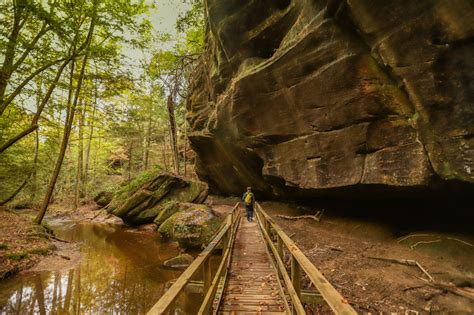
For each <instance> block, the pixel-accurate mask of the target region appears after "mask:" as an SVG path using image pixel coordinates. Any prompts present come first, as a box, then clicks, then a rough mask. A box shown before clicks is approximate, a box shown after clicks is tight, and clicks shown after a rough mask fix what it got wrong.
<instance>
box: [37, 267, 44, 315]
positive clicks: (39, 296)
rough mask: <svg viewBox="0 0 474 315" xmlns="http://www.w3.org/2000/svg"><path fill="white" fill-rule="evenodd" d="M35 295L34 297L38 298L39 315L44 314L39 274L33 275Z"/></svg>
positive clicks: (42, 289) (42, 291) (41, 284)
mask: <svg viewBox="0 0 474 315" xmlns="http://www.w3.org/2000/svg"><path fill="white" fill-rule="evenodd" d="M35 295H36V299H37V300H38V308H39V313H40V315H46V305H45V303H44V302H45V301H44V287H43V281H42V280H41V275H39V274H37V275H36V276H35Z"/></svg>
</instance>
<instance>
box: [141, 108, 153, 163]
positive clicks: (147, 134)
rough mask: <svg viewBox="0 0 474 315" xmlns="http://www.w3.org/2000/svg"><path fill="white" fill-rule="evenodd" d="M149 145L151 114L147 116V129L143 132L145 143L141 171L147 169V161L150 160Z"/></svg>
mask: <svg viewBox="0 0 474 315" xmlns="http://www.w3.org/2000/svg"><path fill="white" fill-rule="evenodd" d="M150 143H151V113H150V114H149V116H148V128H147V131H146V132H145V141H144V148H143V169H144V170H145V171H146V170H147V169H148V160H149V158H150Z"/></svg>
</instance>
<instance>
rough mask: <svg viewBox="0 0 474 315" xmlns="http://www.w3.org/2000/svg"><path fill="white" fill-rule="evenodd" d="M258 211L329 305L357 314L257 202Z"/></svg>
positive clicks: (340, 312) (336, 309)
mask: <svg viewBox="0 0 474 315" xmlns="http://www.w3.org/2000/svg"><path fill="white" fill-rule="evenodd" d="M257 209H258V212H257V214H258V213H261V214H262V215H263V217H264V219H265V220H267V221H268V222H270V224H271V226H272V227H273V229H274V230H275V231H276V232H277V234H278V236H279V237H280V238H281V239H282V241H283V243H284V245H285V247H286V248H287V249H288V250H289V252H290V254H291V255H292V256H293V257H294V258H295V259H296V260H297V261H298V263H299V265H300V266H301V268H302V269H303V270H304V272H305V273H306V274H307V275H308V277H309V278H310V280H311V281H312V283H313V284H314V286H315V287H316V289H317V290H318V292H319V293H320V294H321V296H322V297H323V298H324V300H325V301H326V303H327V304H328V305H329V307H330V308H331V309H332V310H333V311H334V312H335V313H336V314H357V312H356V311H355V310H354V309H353V308H352V306H350V304H349V303H348V302H347V300H346V299H345V298H344V297H343V296H342V295H341V294H340V293H339V292H338V291H337V290H336V289H335V288H334V287H333V286H332V285H331V283H329V281H328V280H327V279H326V278H325V277H324V276H323V274H322V273H321V272H320V271H319V270H318V269H317V268H316V267H315V266H314V265H313V264H312V263H311V261H310V260H309V259H308V258H307V257H306V256H305V255H304V254H303V252H301V250H300V249H299V248H298V247H297V246H296V244H295V243H294V242H293V241H292V240H291V239H290V238H289V237H288V236H287V235H286V234H285V232H283V230H282V229H281V228H280V227H279V226H278V225H277V224H276V223H275V222H274V221H273V220H272V218H271V217H270V216H269V215H268V214H267V213H266V212H265V211H264V210H263V208H262V207H261V206H260V204H258V203H257Z"/></svg>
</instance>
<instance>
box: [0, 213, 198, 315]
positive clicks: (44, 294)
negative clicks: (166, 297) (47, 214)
mask: <svg viewBox="0 0 474 315" xmlns="http://www.w3.org/2000/svg"><path fill="white" fill-rule="evenodd" d="M48 224H49V225H50V226H51V228H52V229H53V231H54V233H55V235H56V236H57V237H58V238H60V239H63V240H67V241H71V242H75V243H76V242H77V243H78V245H77V246H78V248H79V251H80V254H81V256H82V258H81V259H80V261H79V262H78V264H76V265H75V266H74V267H72V268H70V269H66V270H54V268H51V269H53V270H49V271H30V272H22V273H20V274H18V275H16V276H14V277H12V278H10V279H8V280H5V281H2V282H0V314H31V313H35V314H51V313H54V314H58V313H60V314H65V313H68V314H78V313H85V314H111V313H114V314H116V313H121V314H124V313H126V314H143V313H146V311H147V310H148V309H150V308H151V306H152V305H153V304H154V303H155V302H156V301H157V300H158V299H159V298H160V297H161V296H162V295H163V293H164V292H165V290H166V283H167V282H168V281H169V280H172V279H175V278H177V277H178V276H179V274H180V273H181V272H182V271H176V270H170V269H166V268H164V267H162V263H163V261H165V260H166V259H169V258H171V257H174V256H176V255H177V254H178V251H179V248H178V247H177V246H176V245H175V244H173V243H167V242H164V241H163V240H162V239H161V238H160V236H159V235H158V234H155V233H141V232H140V233H139V232H137V231H134V230H132V229H127V228H124V227H120V226H114V225H106V224H96V223H77V222H72V221H62V220H53V221H50V222H48ZM192 300H193V299H192V298H191V299H189V298H185V299H180V301H179V303H180V312H178V313H183V314H185V313H190V312H191V313H192V312H193V311H194V309H195V307H196V305H193V303H192V302H190V301H192Z"/></svg>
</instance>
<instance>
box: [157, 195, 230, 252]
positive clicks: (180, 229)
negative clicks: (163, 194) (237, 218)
mask: <svg viewBox="0 0 474 315" xmlns="http://www.w3.org/2000/svg"><path fill="white" fill-rule="evenodd" d="M175 206H176V207H178V211H176V213H174V214H173V215H171V216H170V217H169V218H168V219H167V220H165V221H164V222H163V223H162V224H161V225H160V227H159V228H158V232H160V234H161V235H163V236H164V237H166V238H168V239H171V240H173V241H177V242H178V243H179V245H180V246H181V247H182V248H188V249H200V248H202V246H204V245H207V244H208V243H209V241H211V239H212V236H213V235H214V234H215V233H216V231H217V230H218V229H219V226H220V224H221V220H220V219H219V218H217V217H216V216H215V215H214V213H213V211H212V208H210V207H209V206H207V205H197V204H189V203H180V204H176V205H175Z"/></svg>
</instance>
